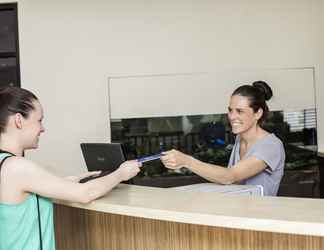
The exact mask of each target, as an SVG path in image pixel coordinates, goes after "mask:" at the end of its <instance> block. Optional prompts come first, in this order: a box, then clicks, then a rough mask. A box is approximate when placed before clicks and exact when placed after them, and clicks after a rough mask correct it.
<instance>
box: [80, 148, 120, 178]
mask: <svg viewBox="0 0 324 250" xmlns="http://www.w3.org/2000/svg"><path fill="white" fill-rule="evenodd" d="M80 146H81V150H82V154H83V158H84V160H85V162H86V165H87V168H88V170H89V171H98V170H101V171H102V172H101V174H99V175H93V176H90V177H86V178H84V179H82V180H81V181H80V182H81V183H83V182H86V181H89V180H92V179H94V178H98V177H102V176H104V175H107V174H110V173H112V172H113V171H115V170H116V169H117V168H118V167H119V166H120V164H122V163H123V162H124V161H125V156H124V153H123V149H122V146H121V144H120V143H81V144H80Z"/></svg>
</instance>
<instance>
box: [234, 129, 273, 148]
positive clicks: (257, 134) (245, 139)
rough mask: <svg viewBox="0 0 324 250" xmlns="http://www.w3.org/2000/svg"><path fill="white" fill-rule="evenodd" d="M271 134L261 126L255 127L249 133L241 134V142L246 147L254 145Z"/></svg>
mask: <svg viewBox="0 0 324 250" xmlns="http://www.w3.org/2000/svg"><path fill="white" fill-rule="evenodd" d="M268 134H269V133H268V132H266V131H265V130H264V129H262V128H261V127H259V126H256V127H253V128H251V129H249V130H248V131H246V132H244V133H242V134H240V140H241V142H242V143H244V144H246V145H252V144H254V143H255V142H256V141H257V140H259V139H261V138H263V137H264V136H266V135H268Z"/></svg>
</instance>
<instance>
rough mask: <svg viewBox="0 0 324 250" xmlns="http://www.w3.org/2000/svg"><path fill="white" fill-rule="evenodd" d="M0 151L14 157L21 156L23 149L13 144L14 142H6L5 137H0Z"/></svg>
mask: <svg viewBox="0 0 324 250" xmlns="http://www.w3.org/2000/svg"><path fill="white" fill-rule="evenodd" d="M0 149H1V150H3V151H7V152H10V153H12V154H14V155H16V156H23V152H24V149H23V148H22V147H20V146H19V145H18V143H16V142H15V140H8V138H6V136H4V135H1V137H0Z"/></svg>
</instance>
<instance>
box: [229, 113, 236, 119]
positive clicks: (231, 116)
mask: <svg viewBox="0 0 324 250" xmlns="http://www.w3.org/2000/svg"><path fill="white" fill-rule="evenodd" d="M227 117H228V119H229V120H233V119H235V114H234V112H228V113H227Z"/></svg>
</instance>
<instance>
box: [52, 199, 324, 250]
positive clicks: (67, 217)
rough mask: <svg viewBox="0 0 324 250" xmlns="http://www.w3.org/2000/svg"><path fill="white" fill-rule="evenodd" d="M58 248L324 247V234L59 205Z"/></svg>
mask: <svg viewBox="0 0 324 250" xmlns="http://www.w3.org/2000/svg"><path fill="white" fill-rule="evenodd" d="M55 234H56V247H57V250H74V249H75V250H99V249H100V250H103V249H109V250H211V249H213V250H214V249H222V250H223V249H230V250H232V249H233V250H236V249H237V250H238V249H239V250H242V249H249V250H260V249H271V250H298V249H305V250H308V249H324V238H323V237H313V236H301V235H290V234H279V233H269V232H259V231H250V230H236V229H227V228H219V227H210V226H200V225H192V224H185V223H175V222H167V221H159V220H151V219H143V218H138V217H129V216H122V215H115V214H109V213H102V212H96V211H89V210H85V209H79V208H72V207H66V206H62V205H55Z"/></svg>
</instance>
